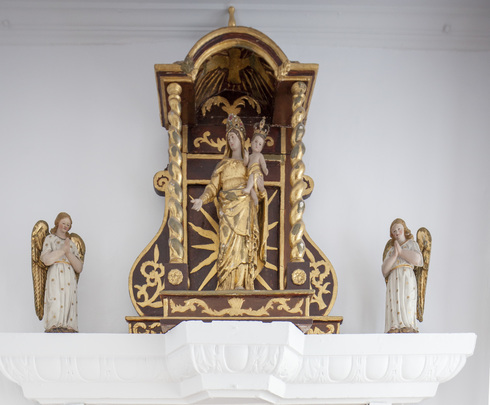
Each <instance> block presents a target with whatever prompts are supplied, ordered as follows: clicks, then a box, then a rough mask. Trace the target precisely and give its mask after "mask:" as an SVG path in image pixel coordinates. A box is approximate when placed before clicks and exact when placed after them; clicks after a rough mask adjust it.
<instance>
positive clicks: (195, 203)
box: [192, 198, 202, 211]
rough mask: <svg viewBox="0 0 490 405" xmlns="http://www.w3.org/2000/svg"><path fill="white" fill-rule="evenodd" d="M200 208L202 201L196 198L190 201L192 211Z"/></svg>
mask: <svg viewBox="0 0 490 405" xmlns="http://www.w3.org/2000/svg"><path fill="white" fill-rule="evenodd" d="M201 208H202V200H201V199H200V198H196V199H195V200H193V201H192V209H193V210H194V211H199V210H200V209H201Z"/></svg>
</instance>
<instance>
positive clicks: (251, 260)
mask: <svg viewBox="0 0 490 405" xmlns="http://www.w3.org/2000/svg"><path fill="white" fill-rule="evenodd" d="M247 180H248V175H247V168H246V167H245V165H244V164H243V161H242V160H237V159H232V158H223V160H222V161H221V162H220V163H218V165H217V166H216V168H215V169H214V172H213V174H212V176H211V181H210V183H209V184H208V185H207V186H206V188H205V190H204V192H203V194H202V195H201V197H200V198H201V199H202V201H203V204H207V203H209V202H211V201H212V200H213V199H214V198H216V197H217V209H218V220H219V251H218V259H217V262H218V263H217V277H218V284H217V287H216V289H217V290H233V289H237V288H243V289H246V290H253V289H254V280H255V278H256V277H257V275H258V271H259V269H260V264H259V261H263V260H264V252H265V243H266V242H267V240H266V239H267V237H266V236H265V237H264V233H263V232H264V230H267V226H266V225H264V224H259V223H258V221H257V208H256V207H255V204H254V203H253V200H252V198H251V197H250V194H245V193H244V192H243V189H244V188H245V187H246V185H247ZM259 197H262V198H263V197H264V196H259ZM265 220H266V219H265Z"/></svg>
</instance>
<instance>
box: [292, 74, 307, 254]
mask: <svg viewBox="0 0 490 405" xmlns="http://www.w3.org/2000/svg"><path fill="white" fill-rule="evenodd" d="M292 93H293V104H292V109H293V116H292V119H291V126H292V128H293V132H292V135H291V145H292V147H293V149H292V151H291V176H290V183H291V187H292V188H291V194H290V196H289V203H290V204H291V211H290V214H289V223H290V224H291V232H290V234H289V245H290V247H291V256H290V258H291V261H293V262H302V261H303V256H304V254H305V244H304V241H303V234H304V232H305V225H304V223H303V212H304V210H305V202H304V201H303V195H304V192H305V189H306V184H305V182H304V181H303V176H304V172H305V165H304V163H303V155H304V153H305V145H304V143H303V136H304V133H305V126H304V124H303V120H304V118H305V116H306V110H305V108H304V103H305V99H306V84H305V83H302V82H296V83H294V84H293V86H292Z"/></svg>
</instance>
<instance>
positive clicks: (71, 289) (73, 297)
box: [41, 234, 80, 332]
mask: <svg viewBox="0 0 490 405" xmlns="http://www.w3.org/2000/svg"><path fill="white" fill-rule="evenodd" d="M64 242H65V241H64V239H62V238H60V237H59V236H56V235H53V234H49V235H48V236H46V239H45V240H44V244H43V251H42V253H41V260H42V259H43V256H44V255H45V254H48V253H50V252H52V251H54V250H60V249H62V247H63V244H64ZM70 250H71V252H72V253H73V254H74V255H75V256H76V257H77V258H78V259H80V255H79V252H78V249H77V247H76V245H75V244H74V243H73V241H71V240H70ZM77 287H78V283H77V278H76V275H75V270H74V269H73V266H72V265H71V264H70V262H69V261H68V259H67V257H66V256H65V255H63V257H62V258H60V259H58V260H57V261H56V262H55V263H53V264H52V265H51V266H49V268H48V274H47V278H46V292H45V295H44V328H45V330H46V331H51V330H53V329H58V328H61V329H65V330H69V331H70V330H71V331H74V332H78V308H77V305H78V300H77Z"/></svg>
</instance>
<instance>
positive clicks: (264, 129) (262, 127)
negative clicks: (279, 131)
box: [254, 117, 270, 140]
mask: <svg viewBox="0 0 490 405" xmlns="http://www.w3.org/2000/svg"><path fill="white" fill-rule="evenodd" d="M269 130H270V126H269V125H267V124H266V123H265V117H262V119H261V120H260V122H256V123H255V124H254V136H255V135H257V136H260V137H262V138H263V139H264V140H265V138H267V135H268V134H269Z"/></svg>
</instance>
